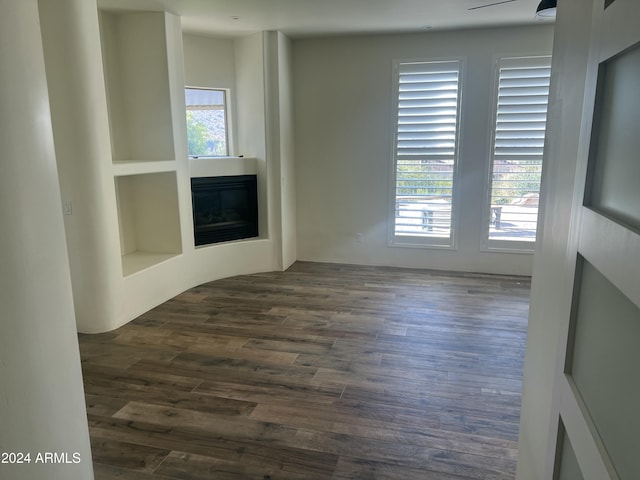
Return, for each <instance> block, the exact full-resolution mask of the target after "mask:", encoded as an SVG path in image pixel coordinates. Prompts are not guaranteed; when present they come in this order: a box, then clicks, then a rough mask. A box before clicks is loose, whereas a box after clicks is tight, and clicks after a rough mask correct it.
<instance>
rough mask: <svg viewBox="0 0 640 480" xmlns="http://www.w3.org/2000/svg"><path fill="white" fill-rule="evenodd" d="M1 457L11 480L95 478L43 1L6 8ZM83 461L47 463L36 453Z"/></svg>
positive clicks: (0, 142) (0, 200)
mask: <svg viewBox="0 0 640 480" xmlns="http://www.w3.org/2000/svg"><path fill="white" fill-rule="evenodd" d="M0 11H2V15H0V70H1V71H2V82H0V125H2V128H0V148H1V150H0V156H1V160H0V225H2V234H0V305H1V306H2V311H1V312H0V316H1V319H0V385H1V387H0V452H24V453H27V452H28V453H30V454H31V463H29V464H21V465H19V464H2V465H0V477H1V478H3V479H5V478H6V479H11V480H33V479H40V478H42V479H44V478H46V479H47V480H87V479H91V478H93V468H92V462H91V452H90V446H89V434H88V429H87V420H86V414H85V403H84V395H83V389H82V377H81V371H80V357H79V352H78V341H77V337H76V333H75V332H76V328H75V320H74V313H73V302H72V294H71V281H70V273H69V263H68V257H67V250H66V244H65V232H64V226H63V222H62V208H61V205H60V190H59V187H58V175H57V172H56V163H55V154H54V146H53V137H52V130H51V119H50V114H49V98H48V94H47V84H46V79H45V68H44V58H43V52H42V39H41V38H40V28H39V24H38V23H39V20H38V9H37V1H36V0H21V1H19V2H17V1H14V0H0ZM44 452H56V453H67V454H68V455H69V459H71V460H72V459H73V454H74V453H78V455H79V460H80V462H79V463H76V464H74V463H70V464H57V465H51V464H44V463H41V462H40V463H39V462H36V459H37V454H38V453H44Z"/></svg>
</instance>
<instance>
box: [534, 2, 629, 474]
mask: <svg viewBox="0 0 640 480" xmlns="http://www.w3.org/2000/svg"><path fill="white" fill-rule="evenodd" d="M561 1H562V0H561ZM593 3H594V5H593V27H592V32H593V34H592V42H591V44H590V52H589V67H588V74H587V75H588V77H587V88H586V94H585V105H584V110H583V111H584V116H585V117H584V118H583V122H582V125H583V126H582V131H581V134H580V148H579V151H580V157H581V158H579V160H578V168H577V172H576V175H577V176H576V190H575V192H574V193H575V196H574V207H575V208H574V209H573V218H572V220H571V233H570V241H569V256H568V258H569V262H568V264H567V266H566V268H568V269H573V271H574V275H573V277H574V285H573V295H572V300H571V314H570V318H566V319H564V321H565V322H566V324H565V325H564V328H562V329H561V331H562V332H563V336H564V338H562V339H561V345H562V348H561V350H562V351H561V352H560V354H559V356H558V362H557V372H556V381H555V385H554V402H553V407H552V420H551V421H552V425H551V428H550V432H551V433H550V439H549V440H550V441H549V444H550V449H551V452H552V454H551V455H549V458H550V459H551V460H550V461H549V465H548V469H547V474H546V477H547V478H554V479H562V480H564V479H571V480H573V479H581V478H584V479H586V480H606V479H618V478H620V479H629V480H631V479H638V478H640V448H639V446H640V440H638V438H640V410H639V409H640V234H639V232H640V28H639V27H638V25H639V23H638V19H640V2H638V0H595V1H594V2H593ZM588 4H590V2H585V8H587V5H588ZM547 214H551V213H550V212H548V213H547Z"/></svg>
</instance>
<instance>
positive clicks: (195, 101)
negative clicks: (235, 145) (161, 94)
mask: <svg viewBox="0 0 640 480" xmlns="http://www.w3.org/2000/svg"><path fill="white" fill-rule="evenodd" d="M185 98H186V105H187V141H188V144H189V156H190V157H215V156H226V155H229V148H228V145H227V144H228V142H227V112H226V95H225V91H224V90H211V89H203V88H186V89H185Z"/></svg>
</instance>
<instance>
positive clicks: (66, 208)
mask: <svg viewBox="0 0 640 480" xmlns="http://www.w3.org/2000/svg"><path fill="white" fill-rule="evenodd" d="M62 213H64V214H65V215H71V214H72V213H73V209H72V208H71V200H65V201H64V202H62Z"/></svg>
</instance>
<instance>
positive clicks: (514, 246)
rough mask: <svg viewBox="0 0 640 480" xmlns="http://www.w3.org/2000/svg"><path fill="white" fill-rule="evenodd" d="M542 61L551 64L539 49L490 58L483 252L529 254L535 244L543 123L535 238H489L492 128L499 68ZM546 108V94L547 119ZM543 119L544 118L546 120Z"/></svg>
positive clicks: (495, 122) (495, 121)
mask: <svg viewBox="0 0 640 480" xmlns="http://www.w3.org/2000/svg"><path fill="white" fill-rule="evenodd" d="M542 62H544V63H545V64H548V66H549V67H551V55H550V54H549V53H540V54H532V55H511V56H508V55H499V56H498V55H496V56H494V59H493V75H492V81H491V98H492V106H491V110H490V120H489V130H488V135H489V138H490V144H489V152H488V155H487V177H486V181H485V185H484V190H485V191H484V199H483V209H482V229H481V235H482V237H481V242H480V245H481V251H484V252H498V253H522V254H533V253H534V251H535V247H536V241H537V237H538V234H539V229H538V226H539V223H540V222H539V219H540V213H541V205H540V191H541V187H542V185H541V184H542V169H543V168H544V151H545V149H546V123H545V134H544V145H543V153H542V156H541V173H540V187H539V190H538V213H537V217H536V238H535V239H533V240H501V239H496V238H489V235H490V230H491V215H492V212H491V207H492V205H491V197H492V189H493V181H492V180H493V171H494V160H495V146H496V129H497V114H498V96H499V93H500V92H499V86H500V69H501V68H504V67H505V66H506V67H509V66H517V67H522V68H526V67H527V66H531V67H535V66H537V67H541V65H540V63H542ZM548 112H549V102H548V97H547V119H546V120H548ZM546 120H545V122H546Z"/></svg>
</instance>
